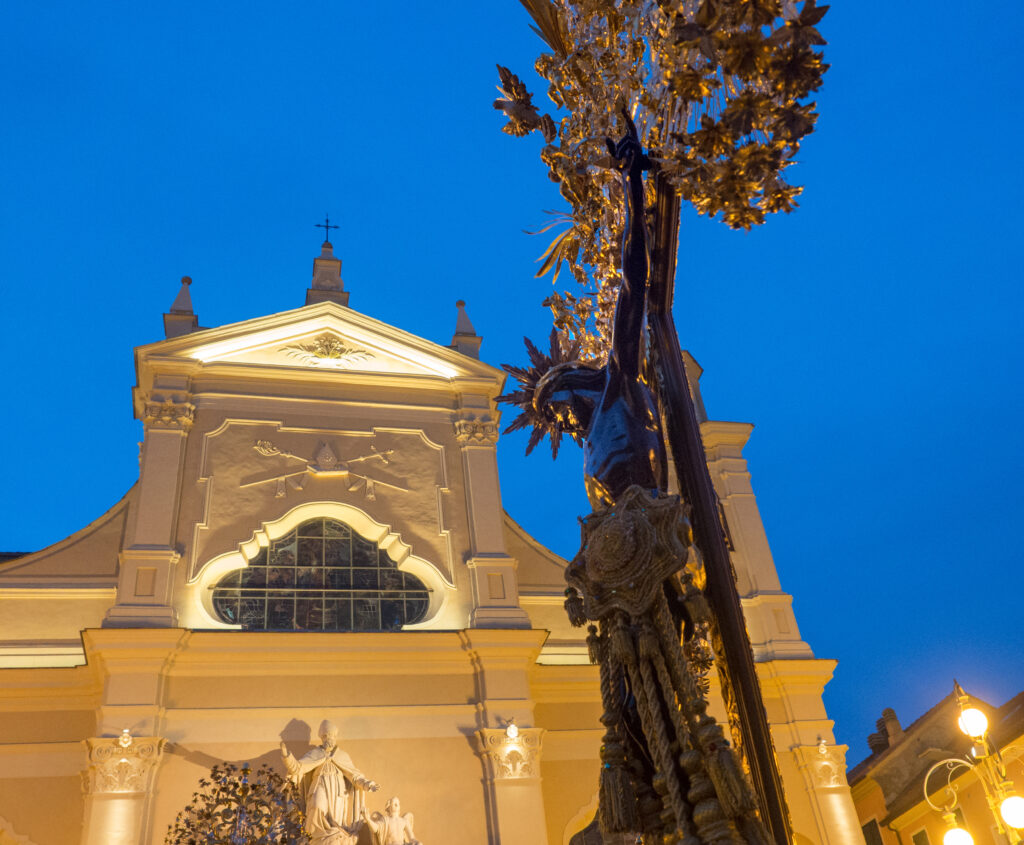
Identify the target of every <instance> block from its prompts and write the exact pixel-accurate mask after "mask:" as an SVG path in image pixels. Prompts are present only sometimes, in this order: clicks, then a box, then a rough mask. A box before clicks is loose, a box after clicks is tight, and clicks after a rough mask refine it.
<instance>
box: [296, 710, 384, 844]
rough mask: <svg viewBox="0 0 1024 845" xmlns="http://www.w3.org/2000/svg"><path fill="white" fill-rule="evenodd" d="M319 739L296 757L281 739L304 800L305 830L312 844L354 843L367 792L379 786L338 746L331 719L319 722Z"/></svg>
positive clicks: (336, 734)
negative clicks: (316, 744)
mask: <svg viewBox="0 0 1024 845" xmlns="http://www.w3.org/2000/svg"><path fill="white" fill-rule="evenodd" d="M320 742H321V744H320V745H318V746H315V747H314V748H311V749H310V750H309V751H308V752H306V753H305V754H304V755H303V756H302V757H301V758H299V759H295V757H294V756H293V755H292V754H291V753H290V752H289V751H288V749H287V748H286V747H285V744H284V742H282V743H281V756H282V757H283V758H284V765H285V768H286V769H287V771H288V779H289V780H291V782H292V783H293V784H295V786H296V788H297V789H298V791H299V793H300V794H301V796H302V798H303V800H304V801H305V808H304V811H305V816H306V823H305V828H304V829H305V832H306V834H307V835H308V836H309V839H310V842H311V843H312V845H356V843H357V841H358V835H359V830H360V828H361V827H362V825H363V824H364V822H363V818H364V815H365V811H366V797H365V796H366V792H368V791H369V792H376V791H377V790H378V789H379V788H380V787H379V785H378V784H377V783H375V782H374V781H372V780H370V779H369V778H367V777H366V776H365V775H364V774H363V773H362V772H360V771H359V770H358V769H357V768H356V767H355V765H354V764H353V762H352V758H351V757H350V756H349V755H348V754H347V753H345V752H344V751H342V750H341V749H340V748H338V728H337V726H336V725H335V724H334V723H333V722H330V721H324V722H323V724H321V726H320Z"/></svg>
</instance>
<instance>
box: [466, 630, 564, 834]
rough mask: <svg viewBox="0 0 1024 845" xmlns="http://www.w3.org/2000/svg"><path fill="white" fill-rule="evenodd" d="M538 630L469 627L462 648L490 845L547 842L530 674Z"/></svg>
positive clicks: (538, 730) (541, 732) (540, 738)
mask: <svg viewBox="0 0 1024 845" xmlns="http://www.w3.org/2000/svg"><path fill="white" fill-rule="evenodd" d="M546 636H547V635H546V633H545V632H543V631H532V630H531V631H498V630H486V629H483V630H482V629H469V630H466V631H464V632H463V633H462V637H463V647H464V648H465V649H466V651H467V652H468V653H469V655H470V659H471V660H472V661H473V667H474V670H475V673H476V687H477V694H478V707H479V713H480V720H481V722H482V726H481V727H480V728H479V729H478V730H477V731H476V739H477V750H478V752H479V754H480V757H481V763H482V764H483V769H484V778H483V782H484V788H485V789H486V792H487V803H488V811H489V817H490V825H489V828H490V830H489V834H490V840H489V841H490V843H491V845H499V843H500V845H538V843H541V845H542V844H543V843H544V842H546V841H547V831H546V827H545V813H544V795H543V792H542V791H541V778H540V755H541V750H542V741H543V736H544V730H543V729H542V728H538V727H534V726H533V724H532V723H533V708H534V702H533V700H532V698H531V692H530V675H531V673H532V672H533V671H534V668H535V665H536V661H537V655H539V654H540V649H541V647H542V646H543V644H544V639H545V638H546Z"/></svg>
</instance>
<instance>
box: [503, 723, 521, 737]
mask: <svg viewBox="0 0 1024 845" xmlns="http://www.w3.org/2000/svg"><path fill="white" fill-rule="evenodd" d="M505 736H507V737H508V738H509V739H517V738H518V737H519V726H518V725H517V724H516V723H515V722H509V723H508V725H507V726H506V727H505Z"/></svg>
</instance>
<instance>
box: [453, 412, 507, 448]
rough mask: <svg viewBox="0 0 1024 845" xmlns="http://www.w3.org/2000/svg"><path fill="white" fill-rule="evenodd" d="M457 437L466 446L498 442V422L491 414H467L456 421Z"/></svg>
mask: <svg viewBox="0 0 1024 845" xmlns="http://www.w3.org/2000/svg"><path fill="white" fill-rule="evenodd" d="M455 439H456V440H458V441H459V443H461V444H462V445H464V446H486V445H493V444H495V443H497V442H498V424H497V422H495V421H494V419H493V418H492V417H491V415H490V414H481V415H480V416H474V415H471V414H470V415H466V416H464V417H463V418H462V419H459V420H456V421H455Z"/></svg>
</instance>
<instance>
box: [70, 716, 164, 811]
mask: <svg viewBox="0 0 1024 845" xmlns="http://www.w3.org/2000/svg"><path fill="white" fill-rule="evenodd" d="M165 742H166V740H165V739H163V738H161V737H157V736H132V735H131V734H130V733H128V731H127V730H125V731H124V732H123V733H122V734H121V736H118V737H91V738H89V739H86V740H85V741H84V744H85V746H86V748H87V749H88V751H89V767H88V769H86V771H85V772H84V773H83V784H82V785H83V788H84V789H85V792H86V793H87V794H89V795H116V794H130V793H137V792H146V791H148V789H149V781H150V777H151V775H152V773H153V770H154V769H155V768H156V764H157V763H159V762H160V757H161V756H162V755H163V747H164V743H165Z"/></svg>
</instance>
